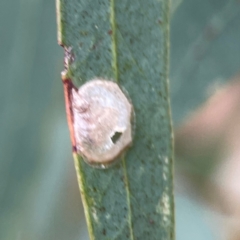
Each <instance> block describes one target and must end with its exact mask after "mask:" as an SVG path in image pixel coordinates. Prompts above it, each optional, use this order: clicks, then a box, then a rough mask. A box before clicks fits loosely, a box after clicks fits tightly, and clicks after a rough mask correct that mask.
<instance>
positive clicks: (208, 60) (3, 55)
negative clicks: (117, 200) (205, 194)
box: [0, 0, 240, 240]
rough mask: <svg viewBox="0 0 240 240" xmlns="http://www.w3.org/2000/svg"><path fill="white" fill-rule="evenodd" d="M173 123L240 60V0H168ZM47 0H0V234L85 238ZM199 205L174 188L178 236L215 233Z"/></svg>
mask: <svg viewBox="0 0 240 240" xmlns="http://www.w3.org/2000/svg"><path fill="white" fill-rule="evenodd" d="M172 6H173V8H172V21H171V66H170V67H171V71H170V90H171V104H172V112H173V113H172V115H173V121H174V126H175V127H177V126H179V125H180V123H181V122H183V121H184V119H185V118H186V116H187V115H188V113H189V112H191V111H193V110H194V109H195V108H196V107H198V106H199V105H200V104H201V103H202V102H203V101H204V100H205V99H206V98H207V95H206V92H207V89H208V88H209V86H210V85H211V84H212V83H214V82H217V83H224V82H226V81H227V80H228V79H229V78H230V77H231V76H233V75H235V74H236V73H237V72H238V71H239V67H240V47H239V45H240V30H239V23H240V2H239V1H237V0H234V1H233V0H229V1H226V0H182V1H181V0H175V1H174V0H173V2H172ZM56 32H57V30H56V16H55V2H54V1H53V0H50V1H49V0H19V1H16V0H1V1H0V72H1V87H0V99H1V100H0V112H1V114H0V239H3V240H5V239H6V240H13V239H16V240H28V239H29V240H32V239H34V240H42V239H44V240H55V239H58V240H66V239H68V240H74V239H81V240H85V239H88V234H87V230H86V224H85V220H84V216H83V209H82V205H81V200H80V194H79V190H78V186H77V179H76V176H75V171H74V166H73V159H72V156H71V147H70V138H69V132H68V128H67V122H66V116H65V109H64V100H63V91H62V83H61V78H60V72H61V71H62V69H63V49H62V48H61V47H60V46H58V45H57V39H56V36H57V33H56ZM206 212H207V210H206V209H204V206H203V204H201V203H200V202H198V201H196V198H195V199H193V198H191V196H190V195H188V194H185V192H184V191H178V188H176V229H177V237H176V239H177V240H192V239H194V240H200V239H204V240H211V239H218V238H215V235H214V231H213V229H212V228H210V226H209V225H208V222H207V221H206Z"/></svg>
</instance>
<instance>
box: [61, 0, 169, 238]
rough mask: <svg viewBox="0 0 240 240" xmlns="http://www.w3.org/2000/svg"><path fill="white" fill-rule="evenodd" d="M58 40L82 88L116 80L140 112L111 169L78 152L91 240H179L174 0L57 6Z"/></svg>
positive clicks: (77, 0)
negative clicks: (172, 100)
mask: <svg viewBox="0 0 240 240" xmlns="http://www.w3.org/2000/svg"><path fill="white" fill-rule="evenodd" d="M57 15H58V41H59V44H60V45H62V46H63V47H64V48H65V56H66V57H65V66H66V69H65V72H66V75H67V76H68V77H69V78H70V79H71V80H72V81H73V82H74V83H75V84H77V85H82V84H83V83H85V82H86V81H89V80H91V79H93V78H96V77H98V78H102V79H108V80H112V81H116V82H117V83H118V84H119V85H120V86H121V87H122V88H124V89H125V90H126V91H127V93H128V95H129V97H130V99H131V101H132V104H133V107H134V110H135V116H136V121H135V123H134V125H135V126H134V129H135V134H134V139H133V146H132V147H131V148H130V149H129V150H128V152H126V153H125V155H124V157H122V159H121V160H120V161H119V162H117V163H116V164H115V165H113V166H110V167H109V168H107V169H97V168H93V167H92V166H89V165H88V164H87V163H85V162H84V161H83V159H82V158H81V157H80V156H79V155H77V154H74V159H75V166H76V170H77V175H78V180H79V185H80V190H81V195H82V200H83V203H84V208H85V215H86V219H87V224H88V229H89V235H90V239H111V240H113V239H124V240H127V239H132V240H133V239H138V240H140V239H142V240H146V239H151V240H153V239H162V240H163V239H166V240H173V239H174V199H173V175H172V166H173V157H172V155H173V149H172V127H171V117H170V106H169V94H168V71H169V66H168V64H169V0H161V1H158V0H148V1H145V0H138V1H136V0H135V1H128V0H115V1H114V0H111V1H109V0H92V1H87V0H72V1H69V0H58V1H57Z"/></svg>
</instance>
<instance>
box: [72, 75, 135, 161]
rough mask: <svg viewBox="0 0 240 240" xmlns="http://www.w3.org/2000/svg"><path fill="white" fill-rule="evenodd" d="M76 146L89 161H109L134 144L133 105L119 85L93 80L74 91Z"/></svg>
mask: <svg viewBox="0 0 240 240" xmlns="http://www.w3.org/2000/svg"><path fill="white" fill-rule="evenodd" d="M72 91H73V92H72V96H73V99H72V100H73V101H72V102H73V105H72V106H73V119H74V134H75V138H76V147H77V151H78V153H79V154H80V155H82V156H83V157H84V158H85V160H87V162H89V163H90V164H91V163H92V164H108V163H110V162H112V161H113V160H115V159H116V158H118V157H119V156H120V155H121V153H123V152H124V150H125V149H126V148H127V147H128V146H129V145H131V143H132V129H131V118H132V114H133V108H132V105H131V103H130V102H129V100H128V98H127V97H126V96H125V95H124V93H123V92H122V90H121V89H120V87H119V86H118V85H117V84H116V83H114V82H112V81H107V80H100V79H94V80H92V81H89V82H87V83H85V84H84V85H83V86H81V87H80V88H79V89H78V91H76V90H75V89H73V90H72Z"/></svg>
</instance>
